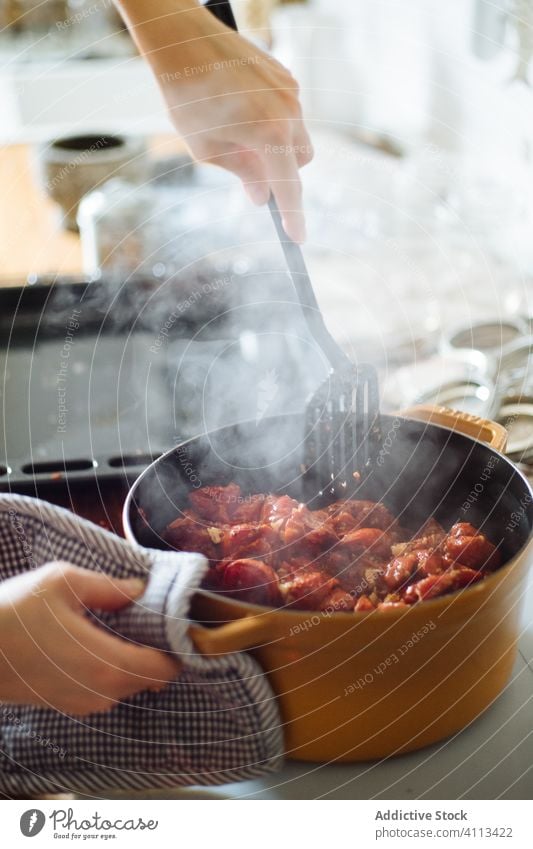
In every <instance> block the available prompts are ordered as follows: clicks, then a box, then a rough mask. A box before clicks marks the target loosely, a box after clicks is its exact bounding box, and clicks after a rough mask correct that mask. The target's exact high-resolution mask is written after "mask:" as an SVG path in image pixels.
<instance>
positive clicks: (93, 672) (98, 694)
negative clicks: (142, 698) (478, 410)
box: [63, 618, 181, 714]
mask: <svg viewBox="0 0 533 849" xmlns="http://www.w3.org/2000/svg"><path fill="white" fill-rule="evenodd" d="M71 632H72V633H73V635H74V633H75V637H76V640H77V641H79V643H80V645H81V646H83V654H82V655H81V656H80V657H79V663H78V665H77V669H78V668H79V669H80V670H83V675H80V676H78V675H77V674H76V673H74V674H72V675H71V676H70V677H69V679H68V681H67V683H66V686H64V687H63V690H64V692H65V693H66V694H67V695H66V696H65V699H64V701H63V709H64V710H66V711H67V712H69V713H76V714H88V713H95V712H100V711H104V710H109V709H110V708H111V707H113V705H115V704H116V703H117V702H118V701H120V700H122V699H125V698H128V697H130V696H134V695H135V694H136V693H139V692H141V691H142V690H152V691H154V692H158V691H159V690H162V689H163V688H164V687H165V686H166V685H167V684H168V683H169V682H170V681H173V680H174V679H175V678H176V677H177V675H178V674H179V671H180V669H181V664H180V663H179V662H178V661H177V660H176V659H175V658H174V657H173V656H171V655H167V654H165V653H164V652H160V651H157V650H156V649H151V648H147V647H144V646H136V645H133V644H131V643H128V642H126V641H125V640H122V639H121V638H120V637H114V636H111V635H110V634H107V633H105V632H104V631H102V630H100V629H99V628H98V627H97V626H96V625H94V624H93V623H91V622H89V621H88V620H86V619H81V618H80V620H79V621H78V622H77V623H76V624H75V625H72V628H71ZM67 674H68V673H67V671H66V670H65V675H67Z"/></svg>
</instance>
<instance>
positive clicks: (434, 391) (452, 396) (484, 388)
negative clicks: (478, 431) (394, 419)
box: [416, 378, 492, 416]
mask: <svg viewBox="0 0 533 849" xmlns="http://www.w3.org/2000/svg"><path fill="white" fill-rule="evenodd" d="M491 396H492V386H491V384H489V382H488V381H487V382H485V381H481V380H474V379H472V378H470V379H467V380H450V381H447V382H444V383H441V384H440V385H439V386H435V387H433V388H431V389H427V390H426V391H425V392H423V393H421V394H420V395H419V396H418V397H417V398H416V403H417V404H438V405H440V406H444V407H453V408H454V409H455V410H462V411H463V412H465V413H471V414H473V415H476V416H483V415H486V413H487V409H488V405H489V403H490V399H491Z"/></svg>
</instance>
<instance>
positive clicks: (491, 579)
mask: <svg viewBox="0 0 533 849" xmlns="http://www.w3.org/2000/svg"><path fill="white" fill-rule="evenodd" d="M301 415H302V414H301V413H286V414H284V415H281V416H275V417H274V418H284V419H285V418H287V416H293V417H294V418H297V417H301ZM384 415H389V416H390V414H388V413H386V414H384ZM394 417H395V418H400V419H404V420H406V421H416V422H418V423H420V424H423V425H424V428H428V427H430V428H438V429H439V430H446V431H451V432H452V433H454V434H455V435H457V436H458V437H460V438H461V439H465V440H467V441H468V442H473V443H479V444H481V445H483V446H484V447H485V448H487V449H488V450H489V451H491V452H492V453H493V454H496V456H497V457H499V458H501V459H502V460H504V461H505V462H506V463H507V464H508V465H509V466H511V467H512V468H513V471H514V472H515V473H516V474H517V475H518V476H519V477H520V478H521V479H522V482H523V483H524V485H525V488H526V490H527V491H528V492H529V495H530V498H531V501H532V502H533V486H532V484H530V482H529V481H528V479H527V478H526V476H525V475H524V474H523V472H522V471H521V470H520V469H517V468H516V466H515V465H514V464H513V463H512V462H511V461H510V460H509V458H508V457H506V456H505V454H502V453H501V452H499V451H496V449H495V448H492V447H491V446H490V445H487V444H486V443H484V442H481V441H480V440H477V439H474V438H473V437H471V436H468V435H467V434H465V433H460V432H459V431H454V430H453V429H452V428H448V427H445V426H444V425H440V424H435V423H433V422H420V420H417V419H411V418H410V417H409V415H401V414H395V415H394ZM247 424H253V420H252V419H245V420H243V421H240V422H234V423H233V424H232V425H224V426H223V427H220V428H216V429H214V430H212V431H209V432H208V433H204V434H197V435H196V436H192V437H190V438H189V439H185V440H183V442H178V443H177V445H175V446H174V447H173V448H170V449H169V450H168V451H165V453H164V454H161V456H160V457H158V458H157V459H155V460H154V461H153V462H152V463H150V465H149V466H147V467H146V469H144V470H143V471H142V472H141V474H140V475H139V476H138V477H137V478H136V479H135V481H134V482H133V484H132V485H131V486H130V488H129V490H128V494H127V496H126V498H125V501H124V505H123V508H122V527H123V530H124V534H125V537H126V539H127V540H128V542H130V543H132V544H133V545H135V546H138V547H139V548H145V546H143V545H141V543H140V542H139V541H138V540H137V539H136V538H135V534H134V533H133V530H132V528H131V525H130V521H129V513H130V508H131V505H132V502H133V494H134V492H135V490H136V489H137V487H138V485H139V483H140V481H141V480H142V479H143V478H144V477H145V476H148V475H149V474H150V473H151V472H152V470H153V468H155V466H156V465H157V464H158V463H161V462H162V461H163V460H165V459H166V458H167V457H170V456H172V454H174V453H175V451H176V450H177V449H178V448H181V447H183V446H185V445H189V444H190V443H191V442H195V441H196V440H198V439H199V438H200V437H202V436H206V435H209V434H216V433H219V432H221V431H223V430H225V429H226V428H228V427H235V426H239V425H247ZM532 543H533V526H532V527H531V530H530V532H529V536H528V538H527V540H526V541H525V542H524V544H523V545H522V547H521V548H520V549H519V550H518V551H517V552H516V553H515V554H514V555H513V557H511V559H510V560H508V561H507V562H506V563H504V564H503V566H500V567H499V568H498V569H496V571H495V572H491V573H490V574H489V575H487V577H486V578H484V579H483V580H482V581H477V582H476V583H474V584H472V585H471V586H467V587H463V588H461V589H459V590H455V591H454V592H452V593H446V594H445V595H442V596H437V598H433V599H428V600H426V601H424V602H420V603H416V604H413V605H405V606H403V607H389V608H381V609H380V610H379V611H377V609H374V610H364V611H363V610H358V611H341V610H339V611H335V612H334V613H328V612H327V611H324V610H303V609H302V610H300V609H296V608H284V607H269V606H267V605H264V604H254V603H252V602H244V601H239V599H236V598H233V597H232V596H230V595H228V596H227V598H226V597H225V596H224V595H223V594H222V593H216V592H212V591H211V590H205V589H203V588H202V587H199V588H198V589H197V590H196V593H195V595H197V594H198V595H202V596H204V597H206V598H208V599H211V600H212V601H216V602H217V603H218V604H220V603H224V602H225V601H227V602H229V603H231V604H232V605H238V607H239V608H240V609H241V610H242V614H243V616H246V615H250V614H256V615H266V614H269V615H272V614H274V613H275V614H278V615H280V616H285V617H287V618H288V617H291V616H292V617H298V618H301V617H302V615H304V616H307V617H309V616H310V615H311V616H320V617H321V618H322V619H324V620H326V619H334V620H335V621H337V622H342V621H345V622H347V621H348V620H350V621H353V619H354V617H357V618H358V619H364V618H367V617H368V616H370V615H371V614H374V613H376V612H379V617H380V619H381V618H383V617H387V618H388V619H391V618H392V619H394V618H401V617H402V616H406V615H408V613H409V611H411V610H419V611H420V610H421V609H422V610H427V611H428V612H429V611H431V610H437V609H439V608H443V607H445V606H447V604H446V603H447V602H448V601H449V600H450V599H451V600H453V599H457V598H464V597H468V598H470V599H473V598H475V594H477V595H481V594H483V593H485V592H487V588H489V589H490V587H491V586H492V584H495V583H497V582H499V581H503V580H504V578H505V574H506V573H507V572H509V571H510V570H511V568H512V567H513V566H514V565H515V564H516V563H517V562H518V561H519V560H521V559H522V558H523V556H524V555H525V553H526V552H527V550H528V548H530V547H531V546H532Z"/></svg>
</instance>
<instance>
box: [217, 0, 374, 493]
mask: <svg viewBox="0 0 533 849" xmlns="http://www.w3.org/2000/svg"><path fill="white" fill-rule="evenodd" d="M205 5H206V7H208V8H209V10H210V11H211V12H212V13H213V14H214V15H215V16H216V17H217V18H218V19H219V20H221V21H222V22H223V23H225V24H226V25H227V26H229V27H231V28H233V29H235V30H236V29H237V24H236V21H235V17H234V15H233V10H232V8H231V4H230V2H229V0H207V3H206V4H205ZM268 206H269V209H270V214H271V216H272V220H273V222H274V225H275V228H276V232H277V235H278V238H279V241H280V244H281V247H282V249H283V253H284V256H285V261H286V263H287V268H288V271H289V274H290V277H291V280H292V283H293V286H294V289H295V291H296V296H297V298H298V303H299V305H300V307H301V309H302V312H303V315H304V317H305V320H306V322H307V326H308V328H309V331H310V333H311V335H312V337H313V339H314V340H315V342H316V343H317V344H318V345H319V347H320V348H321V350H322V352H323V353H324V354H325V356H326V359H327V360H328V362H329V364H330V366H331V372H330V374H329V375H328V377H327V378H326V380H325V381H324V382H323V383H322V384H321V385H320V386H319V387H318V389H317V390H316V391H315V392H314V393H313V395H312V396H311V398H310V399H309V400H308V402H307V405H306V413H305V417H306V433H305V443H304V461H303V465H304V469H303V471H304V473H305V474H306V475H308V476H309V477H312V479H313V480H317V481H320V484H321V488H322V491H324V492H328V493H330V494H333V495H335V496H338V497H342V495H344V494H346V493H349V492H350V491H351V487H352V486H353V484H354V479H355V481H357V480H360V479H363V478H364V477H365V476H366V475H367V474H368V472H369V471H370V470H371V468H372V466H373V461H374V460H375V458H376V456H377V453H378V451H379V447H380V445H381V426H380V416H379V392H378V380H377V374H376V371H375V369H374V367H373V366H371V365H369V364H362V365H358V366H356V365H354V364H353V363H352V362H351V360H350V359H349V358H348V357H347V356H346V354H345V353H344V351H343V350H342V349H341V348H340V347H339V345H338V344H337V342H336V341H335V339H334V338H333V337H332V336H331V334H330V332H329V330H328V329H327V327H326V324H325V322H324V318H323V316H322V313H321V311H320V307H319V305H318V302H317V299H316V296H315V293H314V290H313V286H312V283H311V278H310V277H309V273H308V271H307V266H306V264H305V260H304V257H303V254H302V251H301V248H300V246H299V245H298V244H297V243H296V242H294V241H293V240H292V239H291V238H290V237H289V236H288V235H287V234H286V232H285V230H284V228H283V223H282V219H281V214H280V211H279V208H278V205H277V203H276V200H275V198H274V196H273V195H272V194H271V195H270V198H269V201H268Z"/></svg>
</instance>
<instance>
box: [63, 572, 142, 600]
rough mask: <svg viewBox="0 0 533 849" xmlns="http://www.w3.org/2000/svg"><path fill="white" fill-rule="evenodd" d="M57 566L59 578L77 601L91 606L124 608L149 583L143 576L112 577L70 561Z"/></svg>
mask: <svg viewBox="0 0 533 849" xmlns="http://www.w3.org/2000/svg"><path fill="white" fill-rule="evenodd" d="M55 566H56V569H57V576H56V580H57V581H58V583H59V584H61V585H62V586H63V587H64V588H65V589H66V590H67V591H68V593H69V594H71V595H72V599H73V601H74V602H75V603H76V604H81V605H83V606H84V607H88V608H91V609H97V610H120V608H122V607H125V606H126V605H128V604H130V603H131V602H132V601H133V600H134V599H136V598H138V597H139V596H140V595H141V594H142V593H143V591H144V587H145V582H144V581H143V580H141V579H140V578H126V579H118V578H110V577H109V576H108V575H103V574H100V573H98V572H92V571H91V570H90V569H80V568H78V567H76V566H72V565H70V564H69V563H58V564H55Z"/></svg>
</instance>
